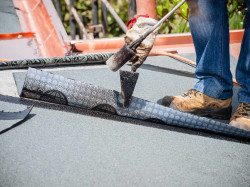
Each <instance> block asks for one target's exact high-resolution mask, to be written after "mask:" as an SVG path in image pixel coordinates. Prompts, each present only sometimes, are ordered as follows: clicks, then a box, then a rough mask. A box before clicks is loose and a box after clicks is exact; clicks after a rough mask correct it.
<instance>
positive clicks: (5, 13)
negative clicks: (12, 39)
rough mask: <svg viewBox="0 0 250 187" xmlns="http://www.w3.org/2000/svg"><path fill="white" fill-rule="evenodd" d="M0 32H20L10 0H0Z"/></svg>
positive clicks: (17, 19)
mask: <svg viewBox="0 0 250 187" xmlns="http://www.w3.org/2000/svg"><path fill="white" fill-rule="evenodd" d="M0 4H1V5H0V23H1V27H0V34H11V33H18V32H22V29H21V26H20V23H19V18H18V16H17V14H16V10H15V7H14V5H13V2H12V0H0Z"/></svg>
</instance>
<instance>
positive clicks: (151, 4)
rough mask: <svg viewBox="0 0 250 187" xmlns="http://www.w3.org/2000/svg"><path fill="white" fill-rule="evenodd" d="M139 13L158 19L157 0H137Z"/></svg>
mask: <svg viewBox="0 0 250 187" xmlns="http://www.w3.org/2000/svg"><path fill="white" fill-rule="evenodd" d="M136 9H137V15H146V14H147V15H149V17H150V18H153V19H156V17H157V11H156V0H136Z"/></svg>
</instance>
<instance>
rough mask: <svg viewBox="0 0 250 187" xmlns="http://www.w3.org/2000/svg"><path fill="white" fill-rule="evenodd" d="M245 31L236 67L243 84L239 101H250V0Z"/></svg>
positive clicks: (239, 80) (247, 1)
mask: <svg viewBox="0 0 250 187" xmlns="http://www.w3.org/2000/svg"><path fill="white" fill-rule="evenodd" d="M246 3H247V8H248V10H247V13H246V17H245V33H244V36H243V40H242V44H241V51H240V57H239V60H238V64H237V68H236V80H237V82H239V83H240V84H242V88H241V89H240V90H239V93H238V99H239V102H243V103H250V0H246Z"/></svg>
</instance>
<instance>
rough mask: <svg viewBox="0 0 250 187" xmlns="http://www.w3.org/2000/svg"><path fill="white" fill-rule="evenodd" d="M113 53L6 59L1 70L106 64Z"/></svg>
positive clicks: (0, 63) (0, 67)
mask: <svg viewBox="0 0 250 187" xmlns="http://www.w3.org/2000/svg"><path fill="white" fill-rule="evenodd" d="M112 55H113V53H103V54H88V55H78V56H66V57H53V58H38V59H25V60H15V61H4V62H0V70H6V69H18V68H28V67H49V66H62V65H82V64H94V63H103V64H104V63H105V62H106V60H108V59H109V58H110V57H111V56H112Z"/></svg>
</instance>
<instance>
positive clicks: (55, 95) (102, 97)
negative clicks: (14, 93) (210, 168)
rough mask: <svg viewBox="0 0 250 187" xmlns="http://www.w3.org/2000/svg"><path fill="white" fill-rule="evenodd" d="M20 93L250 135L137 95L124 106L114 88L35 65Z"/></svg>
mask: <svg viewBox="0 0 250 187" xmlns="http://www.w3.org/2000/svg"><path fill="white" fill-rule="evenodd" d="M21 96H22V97H27V98H32V99H37V100H43V101H47V102H52V103H59V104H65V105H70V106H75V107H80V108H87V109H91V110H99V111H103V112H109V113H112V114H117V115H120V116H125V117H130V118H137V119H141V120H149V121H156V122H163V123H165V124H169V125H173V126H180V127H186V128H192V129H201V130H207V131H212V132H216V133H220V134H226V135H231V136H236V137H244V138H250V132H248V131H245V130H242V129H238V128H235V127H231V126H229V125H227V124H225V123H221V122H218V121H215V120H212V119H208V118H203V117H198V116H195V115H192V114H187V113H183V112H180V111H177V110H173V109H171V108H168V107H164V106H161V105H158V104H156V103H152V102H148V101H146V100H143V99H140V98H136V97H132V100H131V104H130V106H129V108H123V107H122V97H121V94H120V93H119V92H117V91H114V90H109V89H105V88H102V87H99V86H95V85H92V84H89V83H85V82H81V81H75V80H73V79H68V78H65V77H63V76H60V75H54V74H52V73H49V72H44V71H41V70H36V69H34V68H29V69H28V72H27V74H26V78H25V82H24V86H23V89H22V92H21Z"/></svg>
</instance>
